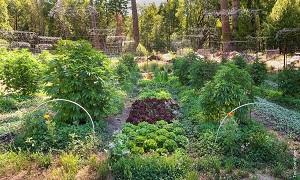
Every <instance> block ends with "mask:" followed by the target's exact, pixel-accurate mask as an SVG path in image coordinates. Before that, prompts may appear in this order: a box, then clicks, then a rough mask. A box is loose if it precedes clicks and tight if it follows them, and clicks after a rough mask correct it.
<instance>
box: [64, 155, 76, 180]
mask: <svg viewBox="0 0 300 180" xmlns="http://www.w3.org/2000/svg"><path fill="white" fill-rule="evenodd" d="M79 160H80V159H79V157H78V156H76V155H73V154H67V153H64V154H62V155H61V157H60V164H61V166H62V168H63V169H62V170H63V172H62V173H63V174H62V175H63V177H64V179H74V178H75V176H76V174H77V172H78V170H79Z"/></svg>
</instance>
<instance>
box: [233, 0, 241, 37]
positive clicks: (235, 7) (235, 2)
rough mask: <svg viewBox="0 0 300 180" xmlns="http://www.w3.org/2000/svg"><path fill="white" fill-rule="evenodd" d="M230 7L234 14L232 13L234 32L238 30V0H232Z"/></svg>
mask: <svg viewBox="0 0 300 180" xmlns="http://www.w3.org/2000/svg"><path fill="white" fill-rule="evenodd" d="M232 7H233V10H234V14H233V15H232V29H233V34H235V33H236V32H237V31H238V18H239V12H238V10H239V9H240V0H232Z"/></svg>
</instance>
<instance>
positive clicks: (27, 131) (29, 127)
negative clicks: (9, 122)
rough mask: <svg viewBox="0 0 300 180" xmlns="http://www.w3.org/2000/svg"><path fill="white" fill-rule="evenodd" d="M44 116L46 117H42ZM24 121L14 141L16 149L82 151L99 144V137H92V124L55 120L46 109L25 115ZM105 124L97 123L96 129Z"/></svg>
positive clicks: (100, 129)
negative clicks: (72, 123) (71, 123)
mask: <svg viewBox="0 0 300 180" xmlns="http://www.w3.org/2000/svg"><path fill="white" fill-rule="evenodd" d="M43 116H45V117H44V118H42V117H43ZM24 121H25V122H24V124H22V127H21V129H20V130H19V134H17V136H16V138H15V141H14V146H15V147H16V149H22V150H28V151H30V152H49V151H51V150H73V149H77V150H76V151H77V153H80V152H81V150H87V148H94V147H95V146H96V145H97V139H91V138H90V137H92V136H90V135H91V134H92V129H91V125H90V124H85V125H81V126H78V125H68V124H63V123H59V122H55V121H53V117H52V115H49V113H45V111H41V112H38V113H35V114H32V115H28V116H26V117H24ZM103 126H104V125H103V124H100V123H95V127H96V129H97V130H96V131H98V132H101V131H102V128H103ZM91 141H92V142H91ZM89 143H92V146H93V147H90V146H89V145H90V144H89Z"/></svg>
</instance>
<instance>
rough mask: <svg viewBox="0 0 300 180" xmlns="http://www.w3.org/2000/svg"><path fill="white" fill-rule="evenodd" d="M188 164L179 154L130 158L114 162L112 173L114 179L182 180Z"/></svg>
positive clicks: (183, 155) (185, 158) (187, 160)
mask: <svg viewBox="0 0 300 180" xmlns="http://www.w3.org/2000/svg"><path fill="white" fill-rule="evenodd" d="M190 162H191V161H190V158H189V157H188V156H187V155H185V154H183V153H180V152H176V153H174V154H173V155H170V156H158V155H155V154H149V155H145V156H130V157H122V158H121V159H119V160H118V161H116V162H114V163H113V164H112V171H113V175H114V177H115V178H116V179H136V180H140V179H149V180H150V179H151V180H152V179H155V180H156V179H157V180H159V179H183V178H184V177H185V176H186V174H187V173H188V172H189V169H190V164H191V163H190Z"/></svg>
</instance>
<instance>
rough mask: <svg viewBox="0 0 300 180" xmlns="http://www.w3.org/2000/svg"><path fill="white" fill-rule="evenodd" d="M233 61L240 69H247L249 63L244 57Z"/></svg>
mask: <svg viewBox="0 0 300 180" xmlns="http://www.w3.org/2000/svg"><path fill="white" fill-rule="evenodd" d="M232 60H233V62H234V64H235V65H236V66H237V67H238V68H240V69H246V68H247V62H246V60H245V59H244V58H243V57H242V56H235V57H234V58H233V59H232Z"/></svg>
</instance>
